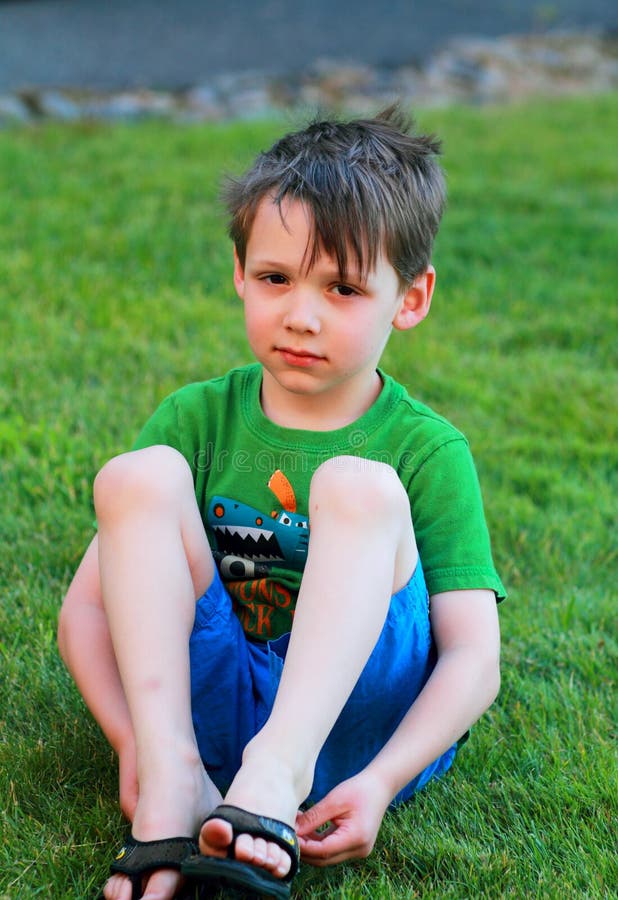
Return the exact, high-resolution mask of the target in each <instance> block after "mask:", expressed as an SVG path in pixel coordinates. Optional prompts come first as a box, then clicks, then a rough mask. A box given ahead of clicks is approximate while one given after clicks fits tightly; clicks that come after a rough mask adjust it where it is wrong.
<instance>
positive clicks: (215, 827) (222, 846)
mask: <svg viewBox="0 0 618 900" xmlns="http://www.w3.org/2000/svg"><path fill="white" fill-rule="evenodd" d="M232 836H233V834H232V826H231V825H230V823H229V822H225V821H224V820H223V819H209V820H208V821H207V822H204V824H203V825H202V829H201V831H200V839H199V846H200V853H203V854H204V856H227V849H228V847H229V846H230V844H231V843H232Z"/></svg>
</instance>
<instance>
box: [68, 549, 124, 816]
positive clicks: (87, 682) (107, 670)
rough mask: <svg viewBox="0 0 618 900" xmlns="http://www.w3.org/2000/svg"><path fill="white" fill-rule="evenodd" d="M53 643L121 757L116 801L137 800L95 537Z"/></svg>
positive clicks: (74, 581)
mask: <svg viewBox="0 0 618 900" xmlns="http://www.w3.org/2000/svg"><path fill="white" fill-rule="evenodd" d="M58 647H59V650H60V655H61V656H62V658H63V660H64V662H65V664H66V666H67V668H68V670H69V671H70V673H71V675H72V676H73V678H74V679H75V683H76V684H77V687H78V688H79V691H80V693H81V694H82V696H83V698H84V700H85V701H86V704H87V706H88V707H89V709H90V711H91V713H92V714H93V716H94V717H95V719H96V720H97V722H98V723H99V725H100V726H101V728H102V730H103V733H104V734H105V736H106V738H107V740H108V741H109V743H110V744H111V746H112V747H113V749H114V750H115V751H116V753H117V754H118V756H119V760H120V803H121V806H122V809H123V812H124V813H125V815H127V816H128V817H129V818H132V814H133V811H134V808H135V804H136V802H137V781H136V773H135V750H134V743H133V729H132V726H131V720H130V717H129V710H128V708H127V704H126V700H125V696H124V691H123V689H122V684H121V681H120V676H119V673H118V668H117V666H116V658H115V656H114V651H113V647H112V642H111V637H110V634H109V629H108V627H107V619H106V616H105V610H104V608H103V601H102V597H101V583H100V578H99V558H98V538H97V537H96V535H95V537H94V538H93V540H92V542H91V543H90V546H89V547H88V549H87V550H86V553H85V554H84V557H83V559H82V561H81V563H80V565H79V568H78V569H77V572H76V573H75V576H74V578H73V581H72V582H71V584H70V586H69V589H68V591H67V594H66V597H65V599H64V602H63V604H62V609H61V610H60V617H59V621H58Z"/></svg>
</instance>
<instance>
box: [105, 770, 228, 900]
mask: <svg viewBox="0 0 618 900" xmlns="http://www.w3.org/2000/svg"><path fill="white" fill-rule="evenodd" d="M162 768H163V769H164V770H165V771H164V772H160V774H159V775H158V776H157V777H155V776H154V773H152V778H151V779H150V781H149V783H147V784H143V783H141V782H140V797H139V801H138V804H137V809H136V811H135V818H134V819H133V824H132V827H131V833H132V835H133V837H134V838H135V839H136V840H138V841H153V840H159V839H162V838H167V837H192V836H193V835H195V834H196V833H197V830H198V828H199V826H200V823H201V822H203V821H204V818H205V816H207V815H208V814H209V813H211V812H212V810H213V809H214V808H215V806H217V804H218V803H220V802H221V794H220V793H219V791H218V790H217V788H216V787H215V786H214V784H213V783H212V781H211V780H210V778H209V777H208V775H207V774H206V772H205V770H204V768H203V767H202V764H201V762H200V761H199V759H198V760H193V762H192V763H191V764H190V765H189V766H188V767H187V766H183V767H182V768H179V766H178V761H177V760H176V761H175V765H171V764H169V765H164V766H163V767H162ZM181 884H182V878H181V875H180V873H179V872H177V871H175V870H173V869H159V870H157V871H156V872H153V874H152V875H150V877H148V879H147V880H146V883H145V887H144V893H143V895H142V900H172V898H173V897H175V896H176V894H177V892H178V890H179V888H180V886H181ZM103 896H104V897H105V900H131V897H132V887H131V882H130V880H129V879H128V878H127V877H126V876H124V875H112V876H111V878H110V879H109V880H108V881H107V884H106V885H105V888H104V890H103Z"/></svg>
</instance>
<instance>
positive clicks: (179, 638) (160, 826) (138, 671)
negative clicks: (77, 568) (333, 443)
mask: <svg viewBox="0 0 618 900" xmlns="http://www.w3.org/2000/svg"><path fill="white" fill-rule="evenodd" d="M94 493H95V507H96V512H97V520H98V525H99V566H100V573H101V587H102V593H103V603H104V606H105V611H106V614H107V619H108V624H109V629H110V634H111V638H112V642H113V646H114V653H115V656H116V661H117V665H118V670H119V673H120V677H121V681H122V684H123V688H124V691H125V695H126V699H127V704H128V707H129V712H130V716H131V722H132V726H133V731H134V740H135V749H136V762H137V777H138V781H139V799H138V804H137V808H136V812H135V817H134V820H133V824H132V833H133V836H134V837H135V838H136V839H138V840H142V841H147V840H158V839H161V838H166V837H173V836H189V837H190V836H192V835H194V834H195V833H196V831H197V829H198V827H199V825H200V823H201V821H202V820H203V817H204V816H205V815H206V814H207V813H208V812H210V811H211V810H212V808H213V806H214V805H216V802H217V801H218V799H219V796H220V795H219V793H218V791H217V790H216V788H215V787H214V785H212V783H211V782H210V780H209V779H208V777H207V775H206V773H205V771H204V769H203V766H202V763H201V761H200V757H199V752H198V749H197V746H196V741H195V735H194V731H193V723H192V719H191V693H190V676H189V651H188V648H189V637H190V634H191V629H192V626H193V618H194V610H195V599H196V596H199V595H200V594H201V593H203V591H204V590H205V589H206V588H207V587H208V585H209V583H210V582H211V580H212V577H213V572H214V562H213V559H212V555H211V553H210V548H209V545H208V541H207V539H206V536H205V533H204V529H203V525H202V522H201V519H200V515H199V511H198V509H197V505H196V503H195V497H194V492H193V481H192V478H191V473H190V470H189V467H188V466H187V464H186V461H185V460H184V458H183V457H182V456H181V455H180V454H179V453H177V452H176V451H175V450H172V449H171V448H168V447H151V448H148V449H146V450H141V451H137V452H134V453H128V454H125V455H123V456H121V457H117V458H116V459H113V460H111V461H110V462H109V463H108V464H107V465H106V466H105V467H104V468H103V469H102V470H101V472H100V473H99V475H98V476H97V479H96V481H95V492H94ZM178 880H179V876H178V874H177V873H176V872H171V871H169V870H168V871H160V872H157V873H155V874H153V875H152V876H151V878H150V879H149V882H148V892H147V894H146V895H145V896H148V897H151V896H152V897H161V898H171V897H172V896H173V895H174V893H175V891H176V889H177V887H178ZM129 888H130V886H129V883H128V881H127V879H125V878H124V877H123V876H114V877H113V878H112V879H111V880H110V882H109V883H108V885H107V886H106V889H105V894H106V896H107V897H110V898H111V897H114V898H119V900H120V898H124V897H125V896H127V897H129V896H130V889H129Z"/></svg>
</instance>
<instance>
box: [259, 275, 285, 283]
mask: <svg viewBox="0 0 618 900" xmlns="http://www.w3.org/2000/svg"><path fill="white" fill-rule="evenodd" d="M262 280H263V281H266V282H267V283H268V284H287V278H286V277H285V275H280V274H279V273H278V272H271V273H270V274H269V275H264V277H263V279H262Z"/></svg>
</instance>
